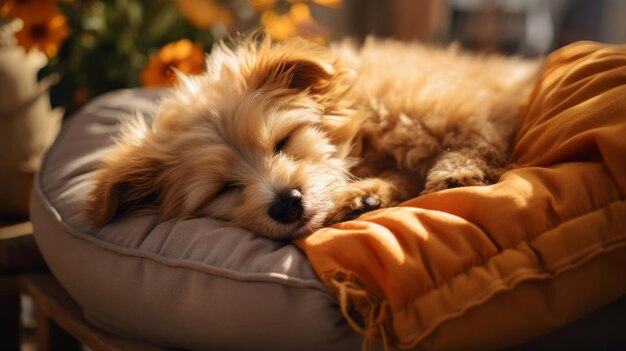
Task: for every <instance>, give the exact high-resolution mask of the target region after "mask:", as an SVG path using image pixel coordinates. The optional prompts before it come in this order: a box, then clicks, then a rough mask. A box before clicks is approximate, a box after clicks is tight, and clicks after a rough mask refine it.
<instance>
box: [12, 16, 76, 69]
mask: <svg viewBox="0 0 626 351" xmlns="http://www.w3.org/2000/svg"><path fill="white" fill-rule="evenodd" d="M14 9H17V7H15V8H14ZM12 13H13V12H12ZM20 18H21V19H22V21H23V23H24V26H23V27H22V29H21V30H20V31H19V32H17V33H15V37H16V38H17V42H18V43H19V44H20V45H21V46H23V47H24V48H25V49H26V51H30V49H32V48H33V47H37V48H39V50H41V51H43V52H44V53H45V54H46V55H47V56H48V57H52V56H54V55H56V53H57V52H58V51H59V48H60V47H61V44H62V43H63V40H65V38H67V36H68V35H69V34H70V28H69V27H68V25H67V19H66V18H65V16H63V15H62V14H61V13H60V12H59V11H58V10H57V9H56V8H54V7H53V8H52V9H51V10H48V11H35V12H30V13H29V14H28V15H27V16H23V17H20Z"/></svg>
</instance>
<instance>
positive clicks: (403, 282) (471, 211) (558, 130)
mask: <svg viewBox="0 0 626 351" xmlns="http://www.w3.org/2000/svg"><path fill="white" fill-rule="evenodd" d="M522 118H523V120H522V124H521V128H520V130H519V133H518V137H517V141H516V145H515V148H514V151H513V162H514V163H515V164H516V165H517V167H516V168H515V169H514V170H512V171H509V172H507V173H505V174H504V175H503V176H502V178H501V180H500V182H499V183H497V184H495V185H492V186H484V187H472V188H457V189H450V190H446V191H443V192H439V193H434V194H430V195H427V196H422V197H418V198H416V199H413V200H410V201H407V202H405V203H404V204H402V206H400V207H396V208H389V209H383V210H379V211H375V212H372V213H368V214H366V215H363V216H361V217H360V218H359V219H358V220H355V221H351V222H346V223H340V224H337V225H335V226H333V227H331V228H325V229H322V230H319V231H318V232H316V233H314V234H312V235H310V236H308V237H306V238H303V239H301V240H299V241H298V242H297V245H298V246H299V247H300V248H301V249H302V250H304V251H305V253H306V254H307V256H308V257H309V259H310V261H311V263H312V264H313V267H314V268H315V270H316V271H317V273H318V275H319V276H320V278H321V279H322V280H323V281H324V283H325V284H326V285H327V286H328V287H329V288H330V289H332V291H334V292H335V293H336V294H337V295H338V297H339V300H340V302H341V307H342V311H343V312H344V315H345V317H346V318H347V319H348V321H349V322H350V323H351V325H352V326H353V327H354V328H355V329H356V330H358V331H360V332H362V333H364V334H365V335H366V346H368V345H369V343H370V342H371V341H372V340H379V341H382V342H383V343H384V344H385V345H386V346H388V347H391V348H394V349H451V348H462V349H468V348H472V349H475V348H501V347H507V346H512V345H515V344H518V343H521V342H523V341H525V340H528V339H531V338H533V337H536V336H538V335H541V334H545V333H547V332H549V331H551V330H553V329H556V328H558V327H560V326H562V325H564V324H566V323H568V322H570V321H572V320H575V319H577V318H579V317H581V316H583V315H584V314H587V313H589V312H591V311H593V310H594V309H597V308H598V307H600V306H602V305H604V304H606V303H608V302H610V301H611V300H613V299H615V298H617V297H619V296H621V295H623V294H625V293H626V202H625V200H624V195H625V194H626V46H608V45H602V44H597V43H591V42H581V43H576V44H572V45H570V46H568V47H565V48H563V49H561V50H558V51H556V52H555V53H553V54H552V55H550V56H549V57H548V59H547V62H546V66H545V68H544V70H543V72H542V73H541V76H540V78H539V81H538V83H537V85H536V87H535V89H534V91H533V93H532V95H531V97H530V99H529V102H528V104H527V105H526V106H525V108H524V111H523V117H522ZM355 311H356V312H358V313H357V314H355V313H354V312H355ZM357 316H358V317H357Z"/></svg>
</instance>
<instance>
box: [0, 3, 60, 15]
mask: <svg viewBox="0 0 626 351" xmlns="http://www.w3.org/2000/svg"><path fill="white" fill-rule="evenodd" d="M1 3H2V5H1V6H0V15H3V16H6V15H10V16H11V17H12V18H21V19H27V18H29V17H30V15H32V14H34V13H38V12H50V11H54V10H55V9H56V1H55V0H8V1H2V2H1Z"/></svg>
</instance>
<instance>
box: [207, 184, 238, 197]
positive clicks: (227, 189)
mask: <svg viewBox="0 0 626 351" xmlns="http://www.w3.org/2000/svg"><path fill="white" fill-rule="evenodd" d="M239 189H243V184H237V183H225V184H224V185H223V186H222V187H221V188H220V190H218V191H217V193H215V196H214V197H219V196H222V195H224V194H227V193H229V192H231V191H233V190H239Z"/></svg>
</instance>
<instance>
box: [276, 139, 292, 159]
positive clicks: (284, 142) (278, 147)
mask: <svg viewBox="0 0 626 351" xmlns="http://www.w3.org/2000/svg"><path fill="white" fill-rule="evenodd" d="M289 137H290V136H289V135H287V136H286V137H284V138H282V139H281V140H280V141H279V142H277V143H276V145H274V153H275V154H277V153H279V152H281V151H283V150H284V149H285V146H287V143H288V142H289Z"/></svg>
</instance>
